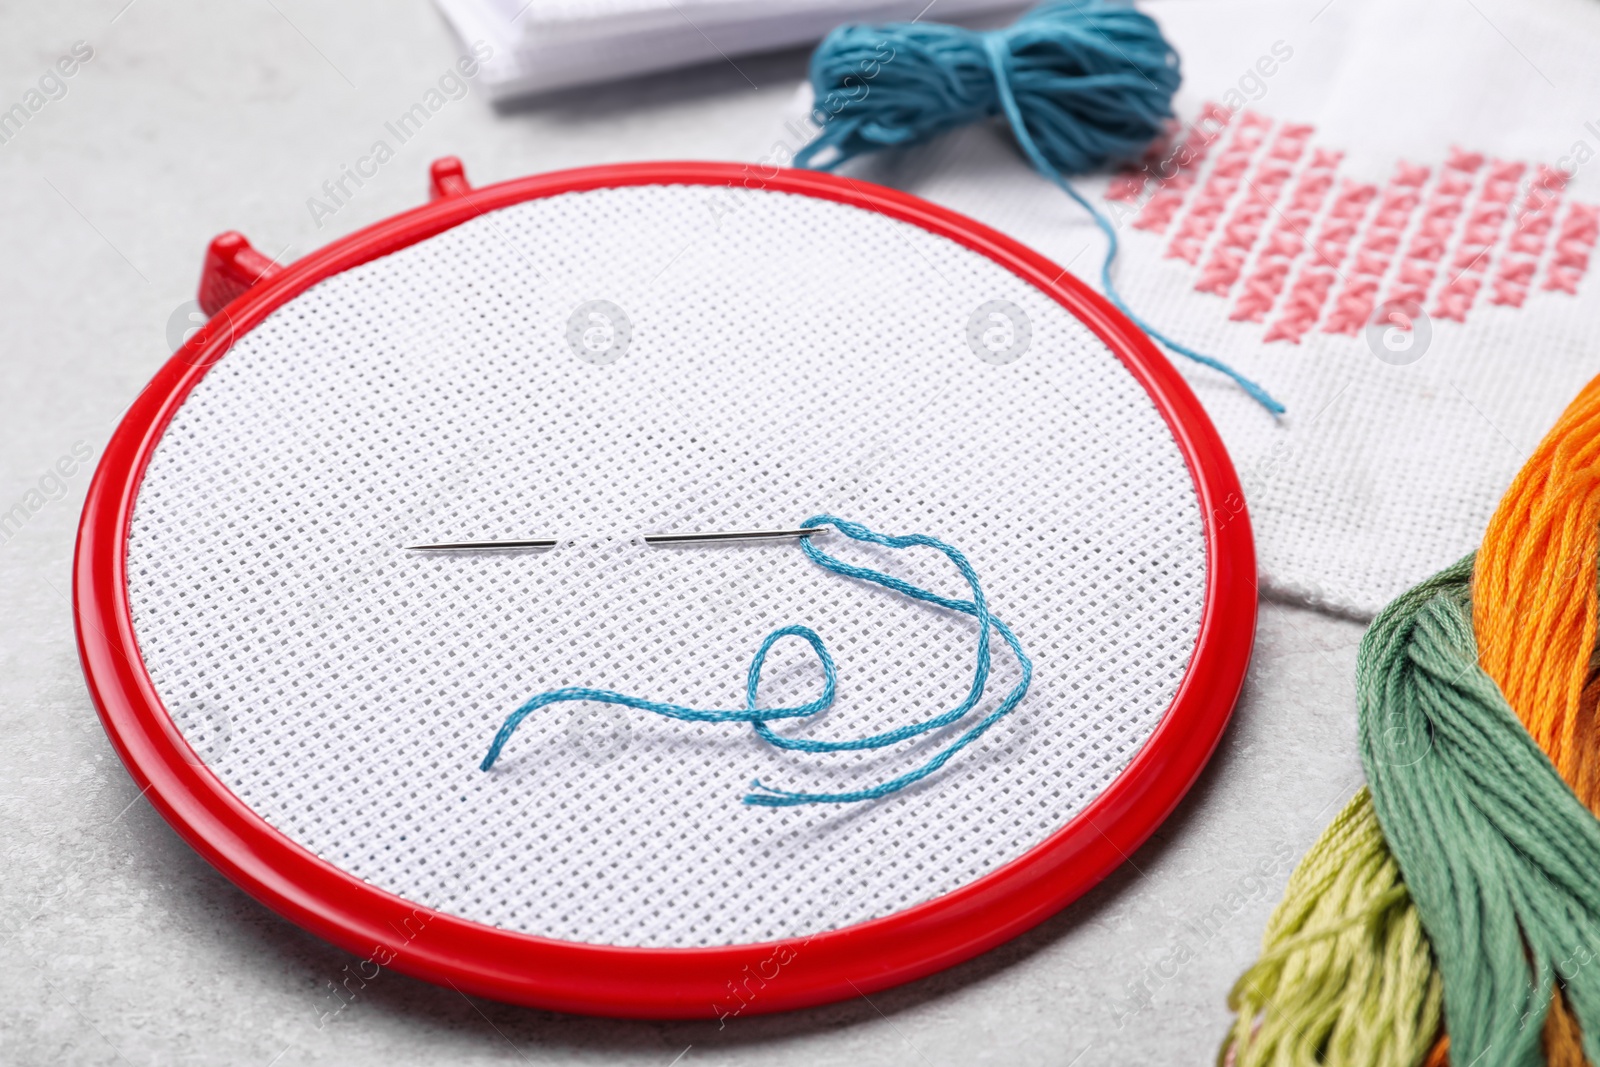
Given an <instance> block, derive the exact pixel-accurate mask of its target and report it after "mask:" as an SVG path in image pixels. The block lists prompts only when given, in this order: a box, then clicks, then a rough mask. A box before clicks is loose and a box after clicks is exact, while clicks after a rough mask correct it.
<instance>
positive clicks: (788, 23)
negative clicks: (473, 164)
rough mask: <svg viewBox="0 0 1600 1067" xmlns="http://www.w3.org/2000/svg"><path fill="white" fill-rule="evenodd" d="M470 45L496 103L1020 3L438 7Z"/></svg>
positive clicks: (617, 2) (783, 0)
mask: <svg viewBox="0 0 1600 1067" xmlns="http://www.w3.org/2000/svg"><path fill="white" fill-rule="evenodd" d="M438 4H439V8H440V10H441V11H443V12H444V15H445V17H446V18H447V19H448V20H449V22H450V25H451V27H452V28H453V29H454V30H455V32H456V35H457V36H458V37H460V39H461V41H462V43H463V45H465V46H470V45H471V44H473V43H474V42H477V41H482V42H484V43H486V44H488V45H489V46H490V47H491V48H492V49H493V50H494V55H493V57H492V58H491V59H489V60H488V62H486V63H485V64H484V68H483V69H484V81H485V84H486V85H487V86H488V87H489V92H490V94H491V95H492V96H494V97H495V98H496V99H507V98H510V97H515V96H521V95H524V94H528V93H537V92H544V91H547V90H551V89H561V88H567V87H570V86H575V85H590V84H593V83H595V82H603V81H611V80H613V79H616V78H625V77H629V76H632V75H635V74H646V73H649V72H651V71H659V70H670V69H672V68H674V67H685V66H689V65H691V64H694V63H705V62H708V61H711V60H716V59H726V58H728V57H731V56H741V55H746V54H748V53H751V52H764V51H771V50H773V49H777V48H789V47H792V46H794V45H801V44H805V43H807V42H809V41H816V40H819V39H821V37H822V35H823V34H825V33H827V32H828V31H829V30H831V29H832V28H833V27H835V26H837V25H838V24H839V23H841V22H884V21H892V20H896V19H912V18H916V17H917V16H918V15H919V14H922V13H923V12H925V11H928V9H929V8H934V10H935V11H936V12H937V16H935V15H934V14H933V13H932V12H929V13H928V17H930V18H932V17H938V18H940V19H945V20H949V19H962V18H968V17H971V16H974V15H979V14H982V13H984V12H987V11H993V10H996V9H1012V8H1017V7H1020V6H1021V5H1020V4H1018V2H1017V0H936V4H937V6H935V4H933V3H929V2H928V0H438Z"/></svg>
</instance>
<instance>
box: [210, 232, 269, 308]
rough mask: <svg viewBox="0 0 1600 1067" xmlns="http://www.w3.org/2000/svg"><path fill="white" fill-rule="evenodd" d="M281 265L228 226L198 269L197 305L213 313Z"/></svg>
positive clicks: (216, 239) (213, 243)
mask: <svg viewBox="0 0 1600 1067" xmlns="http://www.w3.org/2000/svg"><path fill="white" fill-rule="evenodd" d="M282 269H283V268H282V267H280V266H278V265H277V264H276V263H274V262H273V261H272V260H270V259H268V258H267V257H266V256H264V255H262V254H261V253H260V252H257V251H256V250H255V249H254V248H253V247H251V244H250V242H249V241H248V240H247V239H246V238H245V235H244V234H242V233H236V232H234V231H233V230H229V231H228V232H227V233H225V234H221V235H220V236H218V237H216V238H215V239H213V240H212V242H211V247H209V248H207V249H206V262H205V266H204V267H203V268H202V269H201V271H200V309H201V310H202V311H204V312H205V313H206V314H207V315H215V314H216V313H217V312H219V311H221V310H222V309H223V308H224V307H226V306H227V304H228V302H229V301H231V300H233V299H234V298H235V297H237V296H239V294H240V293H243V292H244V291H245V290H246V289H248V288H250V287H251V286H252V285H254V284H256V282H259V281H262V280H263V279H267V278H271V277H272V276H273V275H275V274H277V273H278V272H280V271H281V270H282Z"/></svg>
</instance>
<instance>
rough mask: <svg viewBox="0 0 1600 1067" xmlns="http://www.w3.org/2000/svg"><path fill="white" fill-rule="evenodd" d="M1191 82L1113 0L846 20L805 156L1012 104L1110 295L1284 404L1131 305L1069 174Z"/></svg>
mask: <svg viewBox="0 0 1600 1067" xmlns="http://www.w3.org/2000/svg"><path fill="white" fill-rule="evenodd" d="M886 49H887V54H885V50H886ZM1181 81H1182V74H1181V73H1180V71H1179V66H1178V54H1177V53H1176V52H1175V51H1173V49H1172V46H1171V45H1170V44H1168V43H1167V40H1166V38H1165V37H1163V36H1162V35H1161V28H1160V27H1159V26H1157V25H1156V23H1155V20H1153V19H1151V18H1150V17H1149V16H1148V15H1145V14H1143V13H1141V12H1139V11H1135V10H1134V9H1133V8H1132V7H1129V6H1126V5H1121V4H1113V3H1108V2H1106V0H1064V2H1060V3H1046V4H1041V5H1040V6H1038V7H1036V8H1034V9H1033V10H1031V11H1029V12H1027V13H1026V14H1024V15H1022V16H1021V17H1020V18H1018V19H1017V21H1016V22H1014V23H1013V24H1012V25H1010V26H1009V27H1007V28H1005V29H1003V30H991V31H987V32H977V31H974V30H968V29H963V28H962V27H960V26H944V25H940V24H937V23H921V22H897V23H891V24H889V25H886V26H859V25H844V26H840V27H838V28H836V29H835V30H834V31H833V32H832V33H830V34H828V36H827V37H826V38H824V39H823V41H822V43H821V44H820V45H818V46H817V50H816V52H815V53H813V54H812V56H811V87H812V91H813V93H814V94H815V97H816V99H817V100H818V101H819V102H823V101H826V102H827V106H826V110H827V111H828V112H829V117H828V120H827V122H826V123H825V124H824V125H823V128H822V133H821V134H820V135H818V137H817V138H816V139H815V140H814V141H812V142H811V143H810V144H808V145H806V147H805V148H803V149H801V150H800V151H799V152H798V153H797V154H796V155H795V165H796V166H801V167H817V168H819V169H822V170H832V169H833V168H834V167H837V166H838V165H840V164H841V163H843V162H845V161H846V160H848V159H851V158H854V157H855V156H858V155H862V154H864V153H867V152H873V151H877V150H878V149H881V148H888V147H892V146H896V145H912V144H918V143H920V142H922V141H927V140H931V139H932V138H934V137H937V136H938V135H940V134H942V133H947V132H949V131H951V130H954V129H956V128H957V127H960V126H966V125H969V124H970V123H973V122H978V121H981V120H983V119H986V118H989V117H990V116H993V115H1001V114H1003V115H1005V117H1006V120H1007V121H1008V122H1009V123H1010V124H1011V131H1012V133H1013V135H1014V136H1015V137H1016V139H1017V144H1018V145H1019V146H1020V147H1021V149H1022V152H1023V154H1024V155H1025V156H1027V158H1028V162H1029V163H1031V164H1032V165H1033V167H1034V169H1035V170H1037V171H1038V172H1039V173H1041V174H1043V175H1044V176H1045V177H1047V178H1049V179H1050V180H1051V181H1053V182H1055V183H1056V185H1058V186H1060V187H1061V188H1062V189H1063V190H1064V191H1065V192H1066V193H1067V195H1068V196H1070V197H1072V199H1073V200H1075V201H1077V203H1078V204H1079V206H1081V207H1082V208H1083V209H1084V210H1085V211H1087V212H1088V213H1089V214H1090V216H1091V217H1093V219H1094V221H1095V223H1096V225H1098V226H1099V227H1100V230H1101V232H1102V233H1104V234H1105V235H1106V241H1107V247H1106V256H1105V259H1104V261H1102V263H1101V265H1100V282H1101V286H1102V288H1103V289H1104V290H1105V294H1106V298H1107V299H1109V300H1110V301H1111V302H1112V303H1113V304H1115V305H1116V307H1117V309H1118V310H1119V311H1121V312H1122V313H1123V314H1124V315H1126V316H1128V318H1130V319H1132V320H1133V322H1134V323H1135V324H1136V325H1137V326H1138V327H1139V328H1140V329H1142V330H1144V332H1145V333H1147V334H1149V335H1150V336H1151V337H1154V338H1155V339H1156V340H1158V341H1160V342H1161V343H1162V344H1163V345H1165V346H1167V348H1169V349H1171V350H1172V351H1174V352H1177V353H1179V354H1180V355H1183V356H1187V357H1188V358H1189V359H1192V360H1194V361H1195V362H1197V363H1201V364H1204V365H1205V366H1207V367H1210V368H1212V369H1213V370H1216V371H1219V372H1220V373H1222V374H1225V375H1227V376H1228V377H1229V378H1232V379H1233V380H1234V381H1235V382H1236V383H1238V385H1239V387H1240V388H1242V389H1243V390H1244V391H1245V392H1246V393H1248V394H1249V395H1250V396H1251V397H1252V398H1253V399H1254V400H1256V402H1257V403H1259V404H1261V406H1262V407H1264V408H1266V409H1267V410H1268V411H1270V412H1272V413H1273V414H1274V415H1281V414H1283V412H1284V410H1285V409H1284V406H1283V405H1282V404H1280V403H1278V401H1276V400H1274V399H1273V398H1272V397H1271V396H1270V395H1269V394H1268V393H1267V391H1266V390H1264V389H1262V388H1261V386H1259V385H1257V384H1256V383H1255V382H1253V381H1251V380H1250V379H1248V378H1246V377H1244V376H1243V375H1242V374H1240V373H1239V372H1238V371H1236V370H1234V369H1233V368H1232V367H1229V366H1228V365H1227V364H1226V363H1223V362H1222V361H1221V360H1218V359H1216V358H1215V357H1213V356H1208V355H1205V354H1203V353H1201V352H1197V351H1195V350H1194V349H1192V348H1190V347H1188V346H1187V345H1183V344H1180V343H1179V342H1177V341H1174V340H1173V339H1172V338H1170V337H1168V336H1166V335H1165V334H1163V333H1161V332H1160V331H1158V330H1156V329H1154V328H1153V327H1151V325H1150V324H1149V323H1148V322H1146V321H1145V320H1144V319H1142V318H1140V317H1139V316H1138V315H1137V314H1135V313H1134V312H1133V310H1132V309H1131V308H1129V307H1128V305H1127V303H1126V302H1125V301H1124V300H1123V299H1122V296H1121V294H1120V293H1118V292H1117V287H1116V284H1115V283H1114V282H1113V281H1112V280H1111V265H1112V263H1113V262H1114V261H1115V260H1116V258H1117V247H1118V246H1117V233H1116V228H1115V227H1114V226H1112V224H1111V221H1110V220H1109V219H1107V218H1106V217H1105V215H1104V214H1102V213H1101V212H1100V211H1099V210H1098V209H1097V208H1096V207H1095V206H1094V205H1093V204H1091V203H1090V202H1089V201H1088V200H1087V199H1085V198H1084V197H1083V196H1082V195H1080V194H1079V193H1078V191H1077V190H1076V189H1074V188H1073V187H1072V185H1071V183H1069V182H1068V181H1067V180H1066V178H1064V177H1063V175H1066V174H1083V173H1087V172H1088V171H1092V170H1097V169H1099V168H1102V167H1105V166H1107V165H1110V164H1117V163H1125V162H1132V161H1134V160H1137V159H1138V158H1139V157H1140V156H1141V155H1143V153H1144V152H1145V151H1146V150H1147V149H1148V148H1149V146H1150V144H1151V142H1153V141H1154V140H1155V139H1156V138H1157V137H1159V136H1160V135H1161V134H1162V132H1163V131H1164V129H1165V124H1166V123H1167V121H1168V120H1170V119H1171V118H1172V117H1173V111H1172V95H1173V94H1174V93H1175V92H1177V90H1178V85H1179V83H1180V82H1181ZM819 157H823V159H824V160H825V161H823V162H818V159H819Z"/></svg>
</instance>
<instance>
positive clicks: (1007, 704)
mask: <svg viewBox="0 0 1600 1067" xmlns="http://www.w3.org/2000/svg"><path fill="white" fill-rule="evenodd" d="M801 525H802V526H831V527H833V528H834V529H835V530H837V531H839V532H840V533H842V534H844V535H845V536H846V537H849V538H851V539H852V540H855V541H863V542H867V543H870V544H876V545H883V546H884V547H886V548H894V549H904V548H913V547H923V548H932V549H934V550H936V551H938V552H940V553H943V555H944V556H945V558H946V559H948V560H949V561H950V562H951V563H952V564H953V565H954V566H955V568H956V570H957V571H959V572H960V574H961V577H962V578H963V579H965V580H966V582H967V585H968V587H969V588H970V589H971V590H972V597H971V599H970V600H958V599H955V598H952V597H946V596H941V595H940V594H938V593H935V592H933V591H931V590H928V589H924V588H922V587H921V586H918V585H913V584H912V583H910V582H907V581H905V580H904V579H901V578H896V577H894V576H893V575H890V574H885V573H884V572H882V571H878V570H874V569H872V568H871V567H859V566H856V565H855V564H851V563H846V562H844V561H843V560H841V559H839V558H837V557H835V556H832V555H830V554H828V553H827V552H824V551H823V550H822V549H820V548H818V547H817V546H816V545H815V544H813V543H812V538H811V537H810V536H807V537H804V538H802V539H801V541H800V546H801V548H802V549H803V550H804V552H805V554H806V557H807V558H808V559H810V560H811V561H812V562H813V563H815V564H817V565H818V566H820V567H823V568H825V569H826V570H830V571H833V572H834V573H835V574H841V575H844V576H845V577H847V578H855V579H858V580H860V581H865V582H872V583H873V584H875V585H881V586H883V587H884V588H886V589H892V590H894V591H895V592H897V593H900V594H902V595H903V596H907V597H910V598H911V599H913V600H921V601H924V602H926V603H929V604H934V605H936V606H938V607H941V608H945V609H947V610H949V611H955V612H959V613H961V614H963V615H970V616H972V617H973V618H974V619H976V620H977V622H978V647H977V656H976V662H975V665H974V668H973V675H972V685H971V687H970V688H969V690H968V692H967V696H966V699H964V700H963V701H962V702H961V703H959V704H957V705H956V706H955V707H953V708H951V709H949V710H948V711H945V712H942V713H940V714H938V715H935V716H932V717H931V718H928V719H924V720H923V721H921V722H917V723H911V724H908V725H906V726H900V727H897V728H895V729H893V730H888V731H885V732H883V733H879V734H873V735H872V736H870V737H862V738H855V739H853V740H848V741H816V740H811V739H807V738H792V737H784V736H782V735H780V734H778V733H775V732H774V731H773V730H772V728H771V727H770V726H769V725H768V723H770V722H773V721H774V720H778V719H794V718H803V717H806V716H810V715H815V714H816V713H817V712H819V711H823V710H824V709H826V708H829V707H831V706H832V705H833V699H834V695H835V693H836V692H837V690H838V671H837V670H836V668H835V667H834V663H833V657H832V656H831V655H829V653H828V646H827V645H826V644H825V643H824V642H823V640H822V638H821V637H819V636H818V635H817V632H816V631H815V630H812V629H811V628H810V627H808V626H784V627H780V628H779V629H776V630H774V631H772V632H771V633H770V634H768V635H767V636H766V639H765V640H764V641H762V642H761V647H760V648H759V649H757V650H756V654H755V656H754V658H752V659H751V661H750V670H749V671H748V672H747V674H746V677H745V690H744V699H745V706H744V707H743V708H740V709H726V710H723V709H711V708H691V707H686V706H685V705H682V704H668V703H664V702H661V701H655V700H645V699H643V698H641V697H633V696H628V695H626V694H624V693H617V692H613V691H612V690H609V689H581V688H567V689H552V690H550V691H548V692H544V693H540V694H538V695H537V696H535V697H533V698H532V699H530V700H529V701H528V702H527V703H525V704H523V705H522V706H521V707H519V708H518V709H517V710H516V711H513V712H512V713H511V714H510V715H509V716H507V718H506V721H505V724H504V725H502V726H501V727H500V730H499V732H498V733H496V734H495V737H494V742H493V743H492V744H490V746H489V752H488V754H487V755H486V756H484V757H483V762H482V763H480V764H479V765H478V766H479V769H480V770H485V771H487V770H488V769H489V768H490V767H493V766H494V763H495V760H497V759H499V758H500V751H501V750H502V749H503V748H505V745H506V742H508V741H509V740H511V735H512V734H514V733H516V730H517V727H518V726H519V725H521V723H522V721H523V720H524V719H526V718H527V717H528V716H529V715H531V714H533V713H534V712H535V711H538V710H539V709H540V708H544V707H548V706H550V705H551V704H559V703H562V702H565V701H575V700H593V701H597V702H599V703H602V704H619V705H621V706H623V707H628V708H637V709H639V710H641V711H650V712H654V713H655V714H657V715H664V716H667V717H668V718H673V719H681V720H683V721H685V722H748V723H751V724H752V725H753V726H754V728H755V731H756V733H757V734H758V735H759V736H760V737H761V739H762V740H763V741H766V742H767V743H768V744H770V745H773V746H775V747H777V748H782V749H787V750H790V751H797V752H843V751H853V750H860V749H872V748H884V747H886V746H888V745H893V744H897V743H898V742H901V741H907V740H910V739H911V738H913V737H919V736H921V735H922V734H926V733H928V732H930V731H933V730H938V729H941V728H943V727H946V726H950V725H952V724H954V723H956V722H958V721H960V720H961V719H963V718H965V717H966V715H967V713H968V712H970V711H972V709H973V708H975V707H976V706H977V705H978V702H979V701H980V700H982V699H983V694H984V690H985V689H986V688H987V686H988V682H989V671H990V666H991V653H990V640H989V631H990V630H991V629H993V630H994V631H995V632H996V633H998V634H999V635H1000V638H1001V640H1003V641H1005V643H1006V644H1007V645H1008V646H1009V647H1010V649H1011V653H1012V655H1013V656H1015V657H1016V660H1017V666H1018V667H1019V668H1020V670H1021V675H1022V677H1021V680H1020V681H1018V683H1017V684H1016V685H1015V686H1014V687H1013V688H1012V690H1011V692H1010V693H1008V694H1006V697H1005V699H1003V700H1002V701H1001V702H1000V704H999V705H998V706H997V707H996V708H995V709H994V710H993V711H992V712H990V713H989V714H988V715H986V716H985V717H984V718H982V719H981V720H979V721H978V722H977V723H976V724H975V725H973V726H972V727H971V728H970V729H968V730H967V731H966V732H965V733H963V734H962V735H961V736H960V737H958V738H956V739H955V741H953V742H951V743H950V744H949V745H947V746H946V747H945V748H944V749H943V750H941V751H940V752H939V753H938V754H937V755H935V756H934V757H933V758H932V759H930V760H928V761H927V762H926V763H924V764H923V765H922V766H921V767H918V768H917V769H916V770H913V771H909V772H907V773H906V774H902V775H900V776H899V777H897V778H893V779H890V780H889V781H887V782H883V783H881V784H879V785H875V786H872V787H870V788H868V789H859V790H855V791H853V792H847V793H796V792H790V791H788V790H784V789H774V788H772V787H771V786H767V785H763V784H762V783H761V782H760V781H759V780H757V781H754V782H752V783H751V786H752V788H754V789H756V790H758V792H753V793H750V794H748V795H746V796H745V798H744V802H745V803H746V804H752V805H757V806H762V807H791V806H794V805H797V804H819V803H827V804H846V803H853V802H857V801H863V800H876V799H878V798H879V797H884V796H888V795H889V794H890V793H894V792H898V791H899V790H901V789H904V788H905V787H906V786H908V785H910V784H912V783H913V782H918V781H921V780H922V779H924V778H926V777H928V775H930V774H932V773H934V772H935V771H937V770H938V769H939V768H940V767H943V766H944V765H945V764H946V763H948V762H949V761H950V759H951V758H952V757H953V756H955V754H956V753H957V752H960V751H961V750H962V749H963V748H966V747H967V746H968V745H970V744H972V742H974V741H976V740H977V739H978V738H980V737H982V736H983V735H984V733H985V732H987V731H988V729H989V728H990V727H991V726H993V725H994V724H995V723H997V722H999V721H1000V720H1001V719H1002V718H1004V717H1005V716H1006V715H1007V714H1009V713H1010V712H1011V710H1012V709H1013V708H1015V707H1016V706H1017V705H1018V704H1019V703H1021V702H1022V698H1023V697H1024V696H1026V695H1027V692H1028V686H1029V685H1030V684H1031V682H1032V680H1033V662H1032V661H1031V660H1029V659H1028V656H1027V654H1026V653H1024V652H1023V651H1022V645H1021V644H1020V643H1019V642H1018V641H1017V638H1016V635H1015V634H1013V633H1012V632H1011V629H1010V628H1009V627H1008V626H1006V624H1005V623H1003V622H1001V621H1000V620H999V619H997V618H995V617H994V616H993V615H992V614H991V613H990V612H989V606H988V602H987V601H986V600H985V599H984V595H983V588H982V586H981V585H980V583H979V581H978V575H977V573H976V572H975V571H974V570H973V569H972V565H971V564H970V563H968V562H967V557H966V556H964V555H962V554H961V551H960V550H959V549H957V548H955V547H953V546H951V545H947V544H945V543H944V542H943V541H940V540H938V539H937V538H933V537H928V536H926V535H924V534H906V535H903V536H892V535H889V534H880V533H877V532H875V531H873V530H870V529H868V528H867V527H865V526H862V525H861V524H860V523H854V522H849V521H847V520H845V519H840V518H836V517H834V516H832V515H813V516H812V517H811V518H809V519H807V520H805V522H803V523H801ZM785 637H798V638H801V639H802V640H804V641H805V642H806V643H807V644H809V645H810V646H811V650H812V651H813V652H814V653H816V657H817V662H818V663H819V664H820V665H821V667H822V675H823V686H822V695H821V696H819V697H817V699H815V700H812V701H809V702H807V703H805V704H796V705H792V706H789V707H778V708H763V707H760V699H759V697H760V690H761V671H762V668H763V667H764V666H765V664H766V660H767V653H768V652H769V651H771V649H772V646H773V645H774V644H776V643H777V642H778V641H779V640H781V639H783V638H785Z"/></svg>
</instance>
